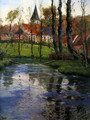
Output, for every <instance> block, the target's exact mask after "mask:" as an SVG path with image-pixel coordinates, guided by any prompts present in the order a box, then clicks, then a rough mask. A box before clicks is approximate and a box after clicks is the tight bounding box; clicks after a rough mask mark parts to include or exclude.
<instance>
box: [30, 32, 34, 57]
mask: <svg viewBox="0 0 90 120" xmlns="http://www.w3.org/2000/svg"><path fill="white" fill-rule="evenodd" d="M31 57H32V58H33V57H34V56H33V41H32V30H31Z"/></svg>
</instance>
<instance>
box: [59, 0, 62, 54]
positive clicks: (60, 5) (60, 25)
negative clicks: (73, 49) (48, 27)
mask: <svg viewBox="0 0 90 120" xmlns="http://www.w3.org/2000/svg"><path fill="white" fill-rule="evenodd" d="M61 8H62V0H59V7H58V12H59V26H58V40H59V52H60V53H62V52H63V47H62V22H63V18H62V10H61Z"/></svg>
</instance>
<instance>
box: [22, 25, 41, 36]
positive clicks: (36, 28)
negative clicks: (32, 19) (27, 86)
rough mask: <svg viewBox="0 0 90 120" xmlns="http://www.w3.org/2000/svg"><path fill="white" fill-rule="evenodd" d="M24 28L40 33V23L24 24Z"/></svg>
mask: <svg viewBox="0 0 90 120" xmlns="http://www.w3.org/2000/svg"><path fill="white" fill-rule="evenodd" d="M23 27H24V29H25V30H26V31H27V32H28V33H30V32H32V34H33V35H39V34H40V25H39V24H33V25H29V24H23Z"/></svg>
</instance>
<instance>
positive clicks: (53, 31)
mask: <svg viewBox="0 0 90 120" xmlns="http://www.w3.org/2000/svg"><path fill="white" fill-rule="evenodd" d="M51 11H52V36H53V44H54V49H55V52H56V54H58V49H57V43H56V32H55V12H54V10H53V0H52V5H51Z"/></svg>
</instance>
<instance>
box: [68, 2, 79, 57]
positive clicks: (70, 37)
mask: <svg viewBox="0 0 90 120" xmlns="http://www.w3.org/2000/svg"><path fill="white" fill-rule="evenodd" d="M66 20H67V28H66V32H67V44H68V49H69V51H70V53H71V54H72V55H73V56H74V57H76V58H77V57H78V56H77V55H78V53H77V51H76V50H75V49H74V47H73V43H72V21H71V0H67V18H66Z"/></svg>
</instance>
